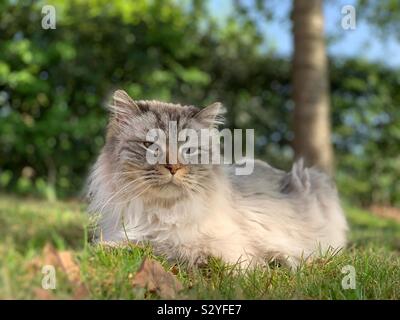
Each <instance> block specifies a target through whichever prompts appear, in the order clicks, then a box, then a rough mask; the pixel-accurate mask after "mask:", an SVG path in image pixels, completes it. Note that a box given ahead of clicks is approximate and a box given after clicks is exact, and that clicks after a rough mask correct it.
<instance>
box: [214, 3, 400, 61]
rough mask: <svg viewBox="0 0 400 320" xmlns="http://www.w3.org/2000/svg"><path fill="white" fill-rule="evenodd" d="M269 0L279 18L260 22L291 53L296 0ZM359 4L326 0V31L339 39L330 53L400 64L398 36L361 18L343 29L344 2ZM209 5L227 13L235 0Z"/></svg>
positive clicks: (277, 44)
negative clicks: (291, 17) (384, 33)
mask: <svg viewBox="0 0 400 320" xmlns="http://www.w3.org/2000/svg"><path fill="white" fill-rule="evenodd" d="M254 1H255V0H245V3H248V4H250V5H251V4H252V3H254ZM265 1H268V2H269V3H271V5H272V8H273V11H274V14H275V17H276V19H274V21H273V22H268V23H260V28H261V29H262V30H265V37H266V39H267V43H268V44H269V46H272V47H273V48H274V49H275V50H276V52H277V53H279V54H282V55H290V54H291V53H292V37H291V24H290V20H289V18H288V17H289V12H290V9H291V5H292V0H281V1H279V0H273V1H271V0H265ZM355 4H356V0H335V1H333V0H330V1H325V5H324V14H325V32H326V33H327V34H328V35H334V36H335V38H336V39H337V40H335V41H334V42H333V43H331V44H330V45H329V47H328V50H329V53H330V54H331V55H334V56H337V57H352V56H357V57H360V58H365V59H368V60H371V61H380V62H384V63H385V64H388V65H389V66H393V67H400V43H399V41H398V40H397V39H396V38H395V37H394V36H387V37H386V39H382V38H381V37H379V36H378V35H377V32H376V30H374V28H371V27H370V26H368V25H367V24H366V23H363V22H361V21H358V20H357V25H356V29H355V30H343V29H342V27H341V18H342V14H341V9H342V7H343V6H344V5H354V6H355V7H356V5H355ZM209 7H210V12H212V14H214V15H216V16H219V17H224V16H226V15H227V14H228V13H229V12H230V11H231V10H232V0H211V2H210V4H209ZM356 12H357V11H356Z"/></svg>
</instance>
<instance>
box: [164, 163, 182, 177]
mask: <svg viewBox="0 0 400 320" xmlns="http://www.w3.org/2000/svg"><path fill="white" fill-rule="evenodd" d="M164 166H165V167H166V168H167V169H168V170H169V172H171V174H172V175H174V174H175V173H176V172H177V171H178V170H179V169H180V168H182V166H181V165H180V164H165V165H164Z"/></svg>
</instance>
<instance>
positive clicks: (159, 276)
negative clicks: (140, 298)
mask: <svg viewBox="0 0 400 320" xmlns="http://www.w3.org/2000/svg"><path fill="white" fill-rule="evenodd" d="M132 285H133V286H134V287H140V288H144V289H146V290H147V291H149V292H151V293H156V294H157V295H159V296H160V297H161V298H164V299H174V298H175V297H176V295H177V293H178V292H179V291H181V290H182V289H183V287H182V284H181V283H180V282H179V281H178V279H176V277H175V276H174V275H173V274H172V273H170V272H167V271H165V270H164V268H163V267H162V265H161V264H160V263H159V262H157V261H155V260H152V259H149V258H145V259H144V260H143V262H142V265H141V266H140V268H139V270H138V271H137V273H136V275H135V277H134V278H133V281H132Z"/></svg>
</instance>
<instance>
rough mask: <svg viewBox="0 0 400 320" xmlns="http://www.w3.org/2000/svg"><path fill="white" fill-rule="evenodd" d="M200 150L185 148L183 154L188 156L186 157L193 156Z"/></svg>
mask: <svg viewBox="0 0 400 320" xmlns="http://www.w3.org/2000/svg"><path fill="white" fill-rule="evenodd" d="M199 150H200V149H199V148H196V147H189V148H185V150H183V152H184V153H185V154H186V155H191V154H195V153H197V151H199Z"/></svg>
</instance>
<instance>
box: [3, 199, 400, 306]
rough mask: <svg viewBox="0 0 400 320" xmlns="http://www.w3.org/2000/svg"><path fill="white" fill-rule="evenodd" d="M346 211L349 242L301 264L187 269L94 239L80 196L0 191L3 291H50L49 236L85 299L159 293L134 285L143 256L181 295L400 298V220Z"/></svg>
mask: <svg viewBox="0 0 400 320" xmlns="http://www.w3.org/2000/svg"><path fill="white" fill-rule="evenodd" d="M346 212H347V215H348V218H349V221H350V223H351V234H350V245H349V247H348V249H346V250H345V251H344V252H343V253H341V254H337V255H335V256H327V257H325V258H321V259H319V260H318V261H315V262H314V263H312V264H308V265H304V266H302V267H301V268H300V269H299V270H298V271H297V272H291V271H289V270H287V269H285V268H282V267H279V266H271V267H270V268H268V269H267V268H264V269H257V270H253V271H243V272H238V271H237V270H236V271H235V270H232V269H233V267H231V266H226V265H223V264H222V263H221V262H219V261H216V260H212V261H210V262H209V265H208V266H207V267H205V268H203V269H193V270H187V269H186V268H185V267H184V266H172V265H169V264H168V263H166V262H165V261H164V260H163V259H162V258H159V257H153V256H152V253H151V249H150V248H137V247H133V246H127V247H125V248H119V249H116V248H113V249H111V248H104V247H99V246H91V245H89V244H88V240H87V239H88V238H90V236H89V235H90V232H89V231H88V229H89V228H88V227H87V226H88V221H87V219H86V216H85V206H84V205H83V204H79V203H63V202H56V203H48V202H45V201H38V200H26V199H21V198H14V197H8V196H0V299H14V298H16V299H32V298H46V297H47V296H46V295H43V290H42V291H40V290H41V289H40V288H41V283H42V278H43V274H42V270H41V268H38V266H37V261H38V259H39V257H40V256H42V255H43V254H42V251H43V247H44V246H45V244H46V243H51V244H53V245H54V247H56V248H57V249H58V250H72V251H73V254H74V256H75V259H76V261H77V264H78V265H79V268H80V277H81V281H82V282H83V284H84V286H85V287H86V288H87V291H88V292H87V293H86V294H84V295H82V297H84V298H88V299H135V298H157V297H158V296H157V295H156V294H154V293H153V294H149V293H147V292H146V291H145V290H144V289H139V288H133V286H132V279H133V278H134V276H135V274H136V272H137V270H138V268H139V266H140V264H141V262H142V260H143V258H144V257H145V256H151V257H153V258H155V259H157V260H159V261H160V262H161V263H162V265H163V266H164V268H165V270H167V271H173V272H174V273H175V274H177V277H178V279H179V280H180V281H181V283H182V284H183V290H182V291H180V293H179V294H178V298H183V299H214V298H215V299H217V298H222V299H235V298H237V299H400V224H399V223H397V222H395V221H392V220H387V219H382V218H378V217H375V216H373V215H372V214H371V213H369V212H367V211H363V210H360V209H356V208H352V207H350V206H346ZM346 265H351V266H354V268H355V271H356V288H355V289H347V290H345V289H343V288H342V285H341V283H342V278H343V277H344V276H345V274H343V273H342V272H341V270H342V268H343V267H344V266H346ZM233 271H235V272H233ZM56 281H57V282H56V289H55V290H51V293H50V297H51V298H56V299H70V298H73V297H74V294H75V293H76V290H75V287H76V284H73V282H71V281H69V280H68V277H67V276H66V274H65V273H63V272H59V271H57V273H56ZM38 290H39V293H38ZM74 292H75V293H74Z"/></svg>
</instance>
